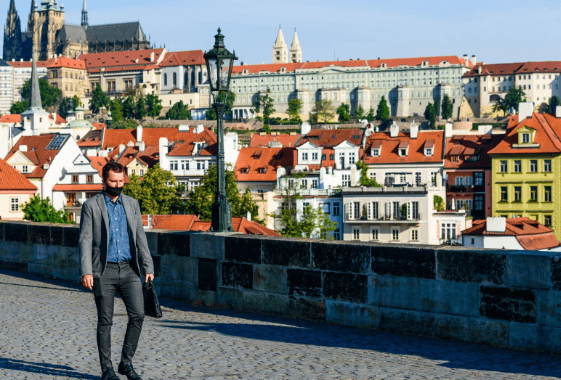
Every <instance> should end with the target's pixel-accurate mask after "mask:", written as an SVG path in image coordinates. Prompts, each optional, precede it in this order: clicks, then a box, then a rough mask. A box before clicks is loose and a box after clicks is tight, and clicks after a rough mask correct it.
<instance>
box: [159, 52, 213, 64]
mask: <svg viewBox="0 0 561 380" xmlns="http://www.w3.org/2000/svg"><path fill="white" fill-rule="evenodd" d="M203 54H204V53H203V51H202V50H187V51H174V52H168V53H166V54H165V55H164V59H163V60H162V62H161V63H160V66H161V67H166V66H190V65H204V64H205V59H204V57H203Z"/></svg>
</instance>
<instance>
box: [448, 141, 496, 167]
mask: <svg viewBox="0 0 561 380" xmlns="http://www.w3.org/2000/svg"><path fill="white" fill-rule="evenodd" d="M503 137H504V136H503V135H456V136H453V137H451V138H448V139H446V154H445V156H444V160H445V161H444V167H445V168H447V169H488V168H491V156H489V151H490V150H491V149H493V148H494V147H495V146H496V145H497V144H498V143H499V142H500V141H501V140H502V138H503ZM452 156H457V160H455V159H454V161H452ZM468 157H479V158H478V160H477V161H472V160H471V159H470V160H468V159H467V158H468Z"/></svg>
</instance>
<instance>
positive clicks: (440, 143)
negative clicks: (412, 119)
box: [364, 131, 444, 165]
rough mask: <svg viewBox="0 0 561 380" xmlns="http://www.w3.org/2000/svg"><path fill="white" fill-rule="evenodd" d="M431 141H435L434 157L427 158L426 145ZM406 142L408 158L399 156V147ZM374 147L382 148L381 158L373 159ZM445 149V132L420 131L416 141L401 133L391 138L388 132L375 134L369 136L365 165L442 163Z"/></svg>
mask: <svg viewBox="0 0 561 380" xmlns="http://www.w3.org/2000/svg"><path fill="white" fill-rule="evenodd" d="M430 140H434V147H433V151H432V156H425V150H424V148H425V143H427V142H429V141H430ZM404 141H406V142H409V148H408V153H407V156H406V157H402V156H399V154H398V146H399V145H400V144H402V143H403V142H404ZM380 143H381V145H380ZM372 146H375V147H380V146H381V149H382V151H381V152H380V157H372V155H371V150H370V148H371V147H372ZM443 147H444V131H419V133H418V134H417V138H416V139H412V138H411V137H410V135H409V134H408V133H407V134H405V133H402V132H400V133H399V134H398V135H397V137H391V136H390V134H389V133H388V132H374V133H372V134H371V135H370V136H368V140H367V142H366V152H365V154H364V163H365V164H373V165H375V164H400V163H425V162H426V163H431V162H433V163H436V162H442V150H443Z"/></svg>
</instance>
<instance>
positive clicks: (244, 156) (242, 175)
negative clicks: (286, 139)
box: [235, 147, 294, 182]
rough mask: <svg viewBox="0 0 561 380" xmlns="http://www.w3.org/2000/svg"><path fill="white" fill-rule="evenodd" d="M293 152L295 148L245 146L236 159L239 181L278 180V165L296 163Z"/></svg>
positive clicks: (284, 165) (285, 165)
mask: <svg viewBox="0 0 561 380" xmlns="http://www.w3.org/2000/svg"><path fill="white" fill-rule="evenodd" d="M293 152H294V148H247V147H243V148H242V149H241V150H240V153H239V154H238V160H237V161H236V168H235V169H236V176H237V179H238V182H244V181H250V182H253V181H268V182H270V181H276V180H277V168H278V167H291V166H293V165H294V154H293ZM246 171H247V172H246Z"/></svg>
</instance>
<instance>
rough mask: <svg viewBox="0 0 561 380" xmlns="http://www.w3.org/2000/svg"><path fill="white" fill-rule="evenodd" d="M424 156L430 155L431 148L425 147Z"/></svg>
mask: <svg viewBox="0 0 561 380" xmlns="http://www.w3.org/2000/svg"><path fill="white" fill-rule="evenodd" d="M425 156H427V157H429V156H432V148H425Z"/></svg>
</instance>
